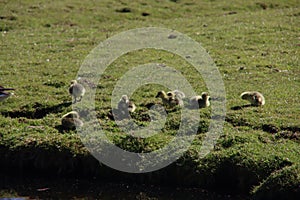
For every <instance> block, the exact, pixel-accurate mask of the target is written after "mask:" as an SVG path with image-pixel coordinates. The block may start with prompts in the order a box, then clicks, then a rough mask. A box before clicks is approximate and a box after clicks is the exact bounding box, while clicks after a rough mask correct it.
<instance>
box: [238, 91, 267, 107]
mask: <svg viewBox="0 0 300 200" xmlns="http://www.w3.org/2000/svg"><path fill="white" fill-rule="evenodd" d="M241 98H242V99H244V100H247V101H249V102H250V103H251V105H253V106H263V105H265V97H264V96H263V95H262V94H261V93H259V92H257V91H247V92H243V93H242V94H241Z"/></svg>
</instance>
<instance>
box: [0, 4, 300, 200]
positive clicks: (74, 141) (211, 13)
mask: <svg viewBox="0 0 300 200" xmlns="http://www.w3.org/2000/svg"><path fill="white" fill-rule="evenodd" d="M0 13H1V14H0V37H1V44H0V48H1V54H0V68H1V71H0V83H1V85H3V86H7V87H14V88H16V91H15V96H13V97H11V98H9V99H8V100H7V101H5V102H1V104H0V112H1V115H0V124H1V126H0V127H1V128H0V138H1V139H0V151H1V158H0V159H1V160H2V162H4V163H6V164H4V165H5V166H9V165H10V164H13V165H14V166H16V167H21V166H22V165H28V166H31V165H33V166H34V167H35V168H37V169H50V168H51V169H52V170H53V171H54V173H66V171H68V170H69V171H72V170H75V168H76V166H77V167H78V166H79V164H78V163H79V162H80V159H81V160H84V158H86V157H89V154H88V152H87V150H86V149H85V148H84V147H83V145H82V143H81V141H80V139H79V137H78V136H77V134H76V132H75V131H65V130H62V128H61V126H60V117H61V116H62V115H63V114H65V113H66V112H68V111H71V110H72V106H71V103H70V102H71V98H70V96H69V94H68V91H67V90H68V85H69V83H70V80H72V79H74V78H75V77H76V74H77V71H78V69H79V68H80V66H81V64H82V62H83V61H84V59H85V58H86V56H87V55H88V54H89V52H90V51H91V50H92V49H93V48H95V47H96V46H97V45H98V44H99V43H100V42H102V41H103V40H105V39H106V38H107V37H110V36H113V35H115V34H117V33H120V32H122V31H125V30H129V29H133V28H140V27H149V26H157V27H165V28H169V29H175V30H177V31H179V32H181V33H184V34H186V35H188V36H189V37H191V38H193V39H194V40H196V41H198V42H200V43H201V45H202V46H203V47H204V48H205V49H206V50H207V51H208V52H209V54H210V56H211V57H212V58H213V60H214V61H215V63H216V66H217V67H218V69H219V71H220V73H221V75H222V77H223V81H224V84H225V89H226V108H227V113H226V121H225V125H224V133H223V135H222V136H221V138H220V139H219V140H218V143H217V144H216V146H215V148H214V151H213V152H211V153H210V154H209V155H208V156H207V157H205V158H203V159H198V158H197V155H198V153H199V151H200V145H201V141H202V139H203V136H204V133H205V132H206V131H207V127H208V125H209V122H210V109H202V110H201V111H200V112H199V115H200V116H201V120H202V121H201V126H200V127H199V130H198V132H199V133H198V135H197V137H196V139H195V140H194V142H193V145H192V146H191V148H190V149H189V150H188V151H187V152H186V153H185V155H184V156H183V157H182V158H181V159H179V160H178V161H177V162H176V164H173V165H171V166H169V167H168V168H167V169H169V171H170V172H169V173H171V172H174V173H173V175H174V177H175V178H174V179H175V180H176V183H178V184H179V185H182V184H183V185H197V186H200V187H208V188H214V189H216V188H222V187H224V186H226V187H225V188H226V190H227V191H229V192H232V193H246V194H249V195H252V196H253V197H256V198H258V199H266V198H269V199H272V198H273V197H274V196H276V197H287V196H290V197H294V198H295V197H298V196H299V185H300V175H299V174H300V172H299V167H300V158H299V141H300V139H299V137H300V118H299V112H300V107H299V98H300V93H299V91H300V79H299V75H300V69H299V64H300V62H299V44H300V41H299V31H300V28H299V27H300V26H299V25H300V23H299V16H300V8H299V5H298V2H297V0H289V1H281V0H275V1H273V0H272V1H271V0H265V1H263V2H262V1H237V0H231V1H224V0H214V1H213V0H211V1H209V0H204V1H201V2H199V1H196V0H179V1H159V0H156V1H152V2H148V1H142V0H139V1H134V2H132V1H127V0H122V1H106V0H104V1H101V2H96V1H84V3H83V2H82V1H77V0H75V1H69V0H65V1H54V2H51V3H50V2H49V3H43V2H41V1H35V0H26V1H22V2H19V1H5V0H3V1H0ZM149 62H152V63H153V62H157V63H163V64H166V65H168V66H172V67H174V68H175V69H177V70H178V71H180V72H181V73H182V75H184V76H185V77H186V79H187V80H188V81H189V82H190V83H191V85H192V86H193V88H194V89H195V91H196V92H197V93H201V92H202V91H205V90H207V89H206V85H205V84H204V81H203V78H202V77H201V76H200V75H199V74H197V73H195V70H194V69H193V67H192V66H190V65H189V64H188V63H187V62H186V61H185V60H184V59H182V58H179V57H178V56H176V55H173V54H171V53H168V52H164V51H156V50H151V49H147V50H140V51H135V52H130V53H128V54H126V55H123V56H122V57H120V58H118V59H117V60H115V61H114V62H113V63H112V64H111V65H110V66H109V68H108V69H107V70H106V71H105V73H104V74H103V78H101V79H100V82H99V83H93V84H95V85H96V86H97V95H96V107H95V112H96V116H97V117H98V121H99V122H100V124H101V126H102V128H103V130H104V131H105V133H106V134H107V135H108V136H109V138H110V139H111V140H112V141H113V142H114V143H115V144H116V145H117V146H119V147H122V148H124V149H127V150H130V151H133V152H148V151H152V150H154V149H157V148H160V147H162V146H164V145H165V143H167V142H168V141H170V139H171V138H172V137H173V136H174V134H175V133H176V130H177V129H178V125H179V121H178V119H180V111H179V110H173V111H169V113H168V117H167V121H166V126H165V127H164V128H163V130H162V131H161V132H160V133H159V134H156V135H154V136H152V137H149V138H146V139H134V138H133V137H131V136H127V135H125V134H124V133H122V131H121V130H120V128H119V127H118V126H117V125H116V123H115V122H114V121H113V120H111V118H110V117H109V112H110V107H111V106H110V100H111V93H112V91H113V89H114V85H115V84H116V83H117V81H118V80H119V79H120V78H121V77H122V75H124V73H125V72H127V71H128V70H130V69H132V68H133V67H135V66H138V65H141V64H145V63H149ZM162 89H165V90H166V88H163V87H161V86H159V85H153V84H152V85H145V86H143V87H141V88H139V89H138V90H137V91H135V93H134V94H133V96H132V99H133V100H134V102H136V104H137V106H138V108H137V113H136V114H134V115H133V119H134V120H135V122H136V123H137V124H139V125H141V126H147V125H149V123H150V119H149V115H148V112H147V110H148V109H147V105H149V104H151V103H158V102H159V100H158V99H155V95H156V93H157V91H159V90H162ZM245 90H258V91H260V92H261V93H263V94H264V96H265V98H266V105H265V106H264V107H262V108H260V107H243V106H244V105H245V104H247V102H245V101H243V100H241V99H240V98H239V95H240V93H242V92H243V91H245ZM41 152H42V153H41ZM54 154H55V155H54ZM28 155H32V158H31V159H29V158H28V159H25V158H26V157H28ZM10 156H11V157H10ZM52 156H53V157H52ZM46 157H51V159H53V160H55V159H54V158H57V161H55V162H54V161H53V162H52V163H50V164H49V163H48V162H47V159H45V158H46ZM65 157H68V158H70V160H69V161H68V162H69V164H66V163H64V158H65ZM11 158H14V159H15V160H14V159H11ZM72 159H73V161H72ZM76 159H77V160H76ZM20 160H23V161H24V163H25V164H24V163H22V162H21V161H20ZM74 160H76V161H74ZM32 163H34V164H32ZM74 163H75V164H74ZM76 163H77V164H76ZM72 166H73V167H74V169H73V168H72ZM95 168H97V167H95ZM76 170H77V169H76ZM86 170H87V171H89V170H90V173H93V172H94V171H97V170H95V169H94V168H93V167H88V168H87V169H86ZM176 170H177V174H176ZM178 170H179V171H178ZM181 170H182V171H185V172H186V174H187V175H186V177H182V174H183V173H181ZM100 171H101V170H100ZM179 172H180V173H179ZM99 173H100V172H99ZM163 173H167V174H168V172H166V171H163V170H162V171H160V172H157V173H154V175H153V176H155V175H156V174H159V175H161V174H163ZM156 176H158V175H156ZM158 177H159V176H158ZM232 177H233V178H232ZM151 180H152V181H153V179H151ZM157 180H161V179H159V178H158V179H157ZM170 182H171V179H170ZM297 195H298V196H297Z"/></svg>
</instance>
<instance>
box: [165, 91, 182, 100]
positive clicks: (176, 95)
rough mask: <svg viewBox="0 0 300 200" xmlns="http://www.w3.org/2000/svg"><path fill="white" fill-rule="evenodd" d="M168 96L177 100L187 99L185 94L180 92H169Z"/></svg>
mask: <svg viewBox="0 0 300 200" xmlns="http://www.w3.org/2000/svg"><path fill="white" fill-rule="evenodd" d="M167 95H168V96H173V97H176V98H179V99H184V98H185V94H184V93H183V92H182V91H180V90H173V91H169V92H167Z"/></svg>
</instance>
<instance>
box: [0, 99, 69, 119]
mask: <svg viewBox="0 0 300 200" xmlns="http://www.w3.org/2000/svg"><path fill="white" fill-rule="evenodd" d="M70 105H72V102H63V103H60V104H57V105H51V106H49V105H43V104H41V103H38V102H36V103H34V105H25V106H23V107H21V108H20V109H19V110H13V111H4V112H2V113H1V114H2V115H3V116H5V117H11V118H19V117H25V118H28V119H41V118H43V117H45V116H46V115H47V114H50V113H59V112H61V111H62V110H63V108H65V107H68V106H70Z"/></svg>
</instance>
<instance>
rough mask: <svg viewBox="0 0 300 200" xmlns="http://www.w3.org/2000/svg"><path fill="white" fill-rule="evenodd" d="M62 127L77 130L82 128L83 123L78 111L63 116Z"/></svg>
mask: <svg viewBox="0 0 300 200" xmlns="http://www.w3.org/2000/svg"><path fill="white" fill-rule="evenodd" d="M61 125H62V127H63V128H65V129H75V128H76V127H82V126H83V122H82V121H81V120H80V119H79V114H78V113H77V112H76V111H71V112H68V113H67V114H65V115H63V116H62V119H61Z"/></svg>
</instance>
